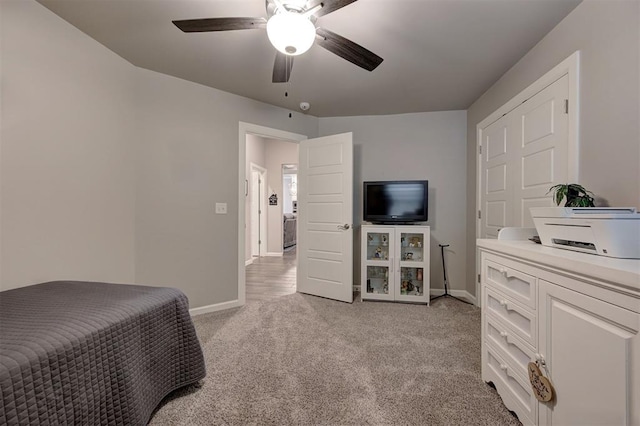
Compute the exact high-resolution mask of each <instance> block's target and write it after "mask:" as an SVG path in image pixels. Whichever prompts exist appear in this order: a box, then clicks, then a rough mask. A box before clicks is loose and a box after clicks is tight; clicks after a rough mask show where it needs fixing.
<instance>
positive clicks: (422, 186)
mask: <svg viewBox="0 0 640 426" xmlns="http://www.w3.org/2000/svg"><path fill="white" fill-rule="evenodd" d="M428 188H429V182H428V181H426V180H414V181H385V182H364V191H363V193H364V200H363V201H364V220H365V221H367V222H373V223H394V222H395V223H408V222H425V221H426V220H427V219H428V192H429V191H428Z"/></svg>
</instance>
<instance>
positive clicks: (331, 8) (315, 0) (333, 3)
mask: <svg viewBox="0 0 640 426" xmlns="http://www.w3.org/2000/svg"><path fill="white" fill-rule="evenodd" d="M356 1H358V0H312V1H310V2H309V3H308V4H307V6H306V7H305V9H306V10H311V9H313V8H314V7H316V6H317V5H319V4H322V9H320V10H319V11H317V12H316V13H315V14H314V15H315V16H316V17H318V18H319V17H321V16H324V15H327V14H329V13H331V12H335V11H336V10H338V9H342V8H343V7H345V6H348V5H350V4H351V3H355V2H356Z"/></svg>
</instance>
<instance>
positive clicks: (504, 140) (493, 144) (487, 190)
mask: <svg viewBox="0 0 640 426" xmlns="http://www.w3.org/2000/svg"><path fill="white" fill-rule="evenodd" d="M512 131H513V127H512V123H511V122H510V120H509V117H508V116H503V117H502V118H500V119H499V120H498V121H496V122H494V123H492V124H490V125H489V126H488V127H487V128H485V129H483V132H482V152H481V155H482V172H481V181H482V193H481V194H482V195H481V197H482V204H481V210H482V212H481V223H482V229H481V232H482V238H498V232H499V231H500V229H502V228H504V227H505V226H507V223H510V222H512V221H513V220H512V217H511V216H512V211H513V206H512V205H513V201H512V199H511V194H512V193H513V188H512V186H513V185H514V184H515V180H514V176H513V173H514V167H513V164H511V163H512V162H511V161H509V155H508V137H509V135H511V133H512Z"/></svg>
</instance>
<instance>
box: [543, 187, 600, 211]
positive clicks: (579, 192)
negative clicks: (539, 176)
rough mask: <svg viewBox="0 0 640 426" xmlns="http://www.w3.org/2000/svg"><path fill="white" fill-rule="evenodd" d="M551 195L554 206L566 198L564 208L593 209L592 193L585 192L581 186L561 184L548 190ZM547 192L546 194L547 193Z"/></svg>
mask: <svg viewBox="0 0 640 426" xmlns="http://www.w3.org/2000/svg"><path fill="white" fill-rule="evenodd" d="M549 192H552V193H553V194H552V195H553V200H554V201H555V203H556V205H558V206H559V205H560V203H561V202H562V199H563V198H566V199H567V201H566V202H565V204H564V206H565V207H595V205H594V204H593V192H591V191H587V190H586V189H585V188H584V187H583V186H582V185H578V184H577V183H561V184H558V185H554V186H552V187H551V188H549ZM549 192H547V194H548V193H549Z"/></svg>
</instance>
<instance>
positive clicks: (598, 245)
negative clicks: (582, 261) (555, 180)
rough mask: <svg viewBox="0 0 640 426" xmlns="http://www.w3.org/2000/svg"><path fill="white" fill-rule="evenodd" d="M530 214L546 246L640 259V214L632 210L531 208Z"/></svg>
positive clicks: (632, 208)
mask: <svg viewBox="0 0 640 426" xmlns="http://www.w3.org/2000/svg"><path fill="white" fill-rule="evenodd" d="M530 211H531V217H532V218H533V223H534V224H535V226H536V230H537V231H538V236H539V237H540V242H541V243H542V244H543V245H545V246H549V247H557V248H562V249H567V250H575V251H579V252H583V253H592V254H597V255H600V256H608V257H616V258H623V259H640V214H638V213H637V212H636V209H635V208H634V207H531V209H530Z"/></svg>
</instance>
